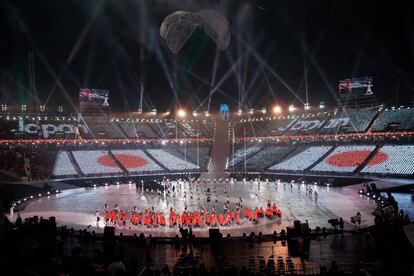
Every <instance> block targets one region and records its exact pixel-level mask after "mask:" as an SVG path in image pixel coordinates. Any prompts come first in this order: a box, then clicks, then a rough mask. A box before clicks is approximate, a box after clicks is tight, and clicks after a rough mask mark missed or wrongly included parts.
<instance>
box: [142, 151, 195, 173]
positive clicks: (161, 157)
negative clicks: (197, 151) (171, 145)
mask: <svg viewBox="0 0 414 276" xmlns="http://www.w3.org/2000/svg"><path fill="white" fill-rule="evenodd" d="M147 152H148V153H149V154H151V155H152V156H153V157H154V158H155V159H156V160H157V161H158V162H160V163H161V164H162V165H163V166H164V167H166V168H167V169H168V170H170V171H188V170H198V169H199V166H197V165H195V164H193V163H191V162H189V161H186V160H183V159H181V158H178V157H177V156H175V155H173V154H171V153H169V152H167V151H166V150H163V149H148V150H147Z"/></svg>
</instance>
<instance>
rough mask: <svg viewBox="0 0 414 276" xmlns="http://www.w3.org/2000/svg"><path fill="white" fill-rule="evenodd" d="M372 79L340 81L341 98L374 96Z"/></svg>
mask: <svg viewBox="0 0 414 276" xmlns="http://www.w3.org/2000/svg"><path fill="white" fill-rule="evenodd" d="M372 86H373V82H372V77H360V78H352V79H345V80H340V81H339V97H341V98H344V97H361V96H369V95H372V94H374V93H373V91H372V88H371V87H372Z"/></svg>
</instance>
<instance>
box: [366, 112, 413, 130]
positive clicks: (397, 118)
mask: <svg viewBox="0 0 414 276" xmlns="http://www.w3.org/2000/svg"><path fill="white" fill-rule="evenodd" d="M394 125H395V126H394ZM387 130H400V131H404V130H414V109H413V108H398V109H387V110H384V111H383V112H382V113H381V115H380V116H379V118H378V119H377V120H376V121H375V123H374V125H373V127H372V131H387Z"/></svg>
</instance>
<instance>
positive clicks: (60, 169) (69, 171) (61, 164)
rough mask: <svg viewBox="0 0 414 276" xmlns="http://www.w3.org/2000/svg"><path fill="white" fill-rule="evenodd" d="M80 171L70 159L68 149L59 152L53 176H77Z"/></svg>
mask: <svg viewBox="0 0 414 276" xmlns="http://www.w3.org/2000/svg"><path fill="white" fill-rule="evenodd" d="M77 174H78V173H77V172H76V170H75V168H74V167H73V164H72V162H71V161H70V158H69V155H68V152H67V151H61V152H59V153H58V154H57V157H56V162H55V166H54V168H53V172H52V175H53V176H69V175H72V176H75V175H77Z"/></svg>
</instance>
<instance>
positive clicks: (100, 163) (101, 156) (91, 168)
mask: <svg viewBox="0 0 414 276" xmlns="http://www.w3.org/2000/svg"><path fill="white" fill-rule="evenodd" d="M72 154H73V157H74V158H75V160H76V163H78V165H79V167H80V169H81V171H82V173H83V174H85V175H95V174H113V173H118V174H119V173H121V172H122V170H121V169H120V168H119V167H118V166H117V164H116V163H115V160H114V159H113V157H112V156H111V155H109V152H108V151H106V150H82V151H72Z"/></svg>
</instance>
